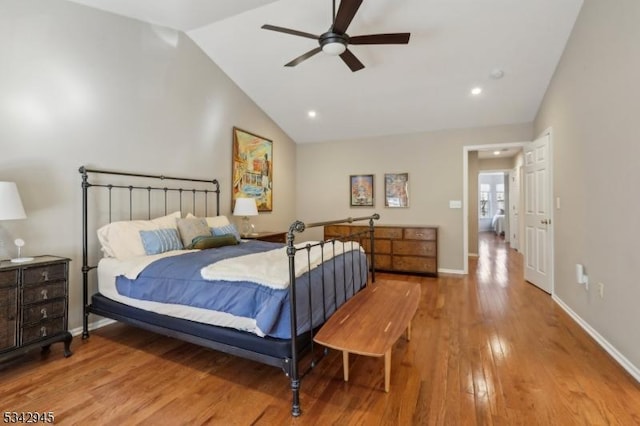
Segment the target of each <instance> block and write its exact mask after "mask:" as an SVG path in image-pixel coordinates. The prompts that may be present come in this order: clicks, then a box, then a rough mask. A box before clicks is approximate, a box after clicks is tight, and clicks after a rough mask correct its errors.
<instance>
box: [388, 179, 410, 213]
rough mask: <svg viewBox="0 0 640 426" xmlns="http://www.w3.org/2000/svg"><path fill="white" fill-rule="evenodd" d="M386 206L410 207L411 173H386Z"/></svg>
mask: <svg viewBox="0 0 640 426" xmlns="http://www.w3.org/2000/svg"><path fill="white" fill-rule="evenodd" d="M384 206H385V207H409V173H385V174H384Z"/></svg>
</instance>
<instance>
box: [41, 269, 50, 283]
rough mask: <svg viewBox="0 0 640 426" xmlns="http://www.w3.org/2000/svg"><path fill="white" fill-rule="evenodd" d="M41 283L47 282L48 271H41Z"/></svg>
mask: <svg viewBox="0 0 640 426" xmlns="http://www.w3.org/2000/svg"><path fill="white" fill-rule="evenodd" d="M42 281H49V271H42Z"/></svg>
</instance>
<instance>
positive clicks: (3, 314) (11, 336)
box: [0, 299, 18, 352]
mask: <svg viewBox="0 0 640 426" xmlns="http://www.w3.org/2000/svg"><path fill="white" fill-rule="evenodd" d="M14 302H15V299H14ZM17 314H18V313H17V308H16V305H15V303H14V304H13V305H11V304H9V303H5V304H4V305H3V306H0V352H1V351H3V350H5V349H11V348H13V347H14V346H16V344H17V341H16V340H17V339H16V337H17V333H16V330H17V326H16V317H17V316H18V315H17Z"/></svg>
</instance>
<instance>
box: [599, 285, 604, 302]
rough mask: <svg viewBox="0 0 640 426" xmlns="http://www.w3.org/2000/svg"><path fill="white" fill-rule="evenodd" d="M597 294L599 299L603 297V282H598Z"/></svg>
mask: <svg viewBox="0 0 640 426" xmlns="http://www.w3.org/2000/svg"><path fill="white" fill-rule="evenodd" d="M598 294H599V295H600V299H604V283H598Z"/></svg>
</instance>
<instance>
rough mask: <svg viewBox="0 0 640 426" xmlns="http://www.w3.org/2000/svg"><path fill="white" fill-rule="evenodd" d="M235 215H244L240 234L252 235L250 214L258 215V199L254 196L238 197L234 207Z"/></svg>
mask: <svg viewBox="0 0 640 426" xmlns="http://www.w3.org/2000/svg"><path fill="white" fill-rule="evenodd" d="M233 215H234V216H242V227H241V228H240V234H241V235H242V236H243V237H246V236H248V235H251V223H250V222H249V216H257V215H258V207H257V206H256V200H255V199H254V198H236V205H235V208H234V209H233Z"/></svg>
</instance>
